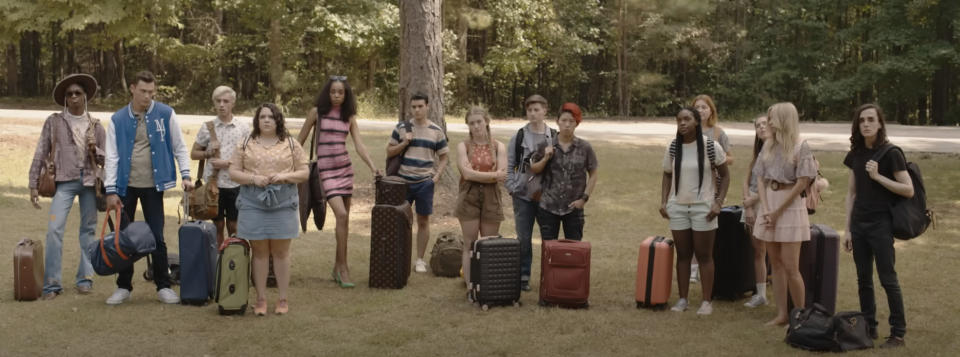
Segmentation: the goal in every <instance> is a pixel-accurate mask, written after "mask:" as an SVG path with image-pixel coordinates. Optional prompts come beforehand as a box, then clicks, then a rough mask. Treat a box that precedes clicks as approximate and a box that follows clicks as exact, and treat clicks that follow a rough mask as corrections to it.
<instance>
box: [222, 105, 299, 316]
mask: <svg viewBox="0 0 960 357" xmlns="http://www.w3.org/2000/svg"><path fill="white" fill-rule="evenodd" d="M231 159H232V163H231V165H230V179H232V180H233V181H236V182H237V183H239V184H240V185H241V186H240V194H239V196H238V197H237V211H238V216H237V235H238V236H239V237H240V238H243V239H246V240H249V241H250V245H251V246H252V247H253V285H254V286H255V287H256V289H257V303H256V305H254V307H253V312H254V313H255V314H256V315H258V316H263V315H266V314H267V296H266V285H267V271H268V267H269V259H270V257H273V264H274V265H273V266H274V270H275V272H276V275H277V288H278V290H279V297H278V300H277V304H276V307H275V310H274V312H275V313H276V314H278V315H282V314H285V313H287V312H288V311H289V307H288V305H287V287H288V286H289V285H290V241H291V240H292V239H293V238H296V237H297V236H298V235H299V232H298V229H299V227H300V216H299V207H298V206H299V203H300V199H299V196H298V195H297V183H300V182H303V181H306V180H307V178H308V177H309V176H310V171H309V168H308V165H307V160H306V157H305V155H304V153H303V148H302V147H301V146H300V145H299V144H297V143H295V142H294V140H293V138H291V137H290V134H289V133H287V130H286V128H284V120H283V114H282V113H281V112H280V110H279V109H277V107H276V106H275V105H273V104H270V103H267V104H261V105H260V106H259V107H258V108H257V111H256V113H255V114H254V116H253V132H252V133H251V134H250V137H249V138H247V139H246V140H244V142H243V144H241V145H240V147H239V148H237V150H236V151H234V154H233V157H232V158H231Z"/></svg>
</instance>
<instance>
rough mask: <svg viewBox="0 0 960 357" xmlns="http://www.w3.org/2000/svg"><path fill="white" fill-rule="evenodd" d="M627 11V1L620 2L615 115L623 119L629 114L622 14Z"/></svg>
mask: <svg viewBox="0 0 960 357" xmlns="http://www.w3.org/2000/svg"><path fill="white" fill-rule="evenodd" d="M626 11H627V1H626V0H620V11H619V13H618V16H617V19H618V24H617V36H618V39H617V40H618V41H617V114H618V115H619V116H620V117H625V116H627V115H630V114H629V110H630V109H629V106H628V104H627V100H626V97H625V93H624V92H625V87H626V82H625V81H626V78H625V77H626V76H625V74H624V71H626V67H627V40H626V31H627V27H626V23H625V22H626V20H625V19H624V13H625V12H626Z"/></svg>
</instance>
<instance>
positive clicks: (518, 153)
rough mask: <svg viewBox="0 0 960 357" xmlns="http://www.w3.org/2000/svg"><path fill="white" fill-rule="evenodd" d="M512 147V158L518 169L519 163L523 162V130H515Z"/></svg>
mask: <svg viewBox="0 0 960 357" xmlns="http://www.w3.org/2000/svg"><path fill="white" fill-rule="evenodd" d="M513 146H514V148H513V157H514V160H516V162H517V167H519V166H520V163H521V162H523V128H520V130H517V139H516V143H514V145H513Z"/></svg>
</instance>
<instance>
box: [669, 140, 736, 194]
mask: <svg viewBox="0 0 960 357" xmlns="http://www.w3.org/2000/svg"><path fill="white" fill-rule="evenodd" d="M703 144H704V145H706V144H707V138H706V137H704V138H703ZM713 147H714V165H721V164H723V163H724V162H726V161H727V155H726V154H725V153H724V152H723V148H722V147H720V143H718V142H716V141H714V142H713ZM673 164H674V162H673V156H672V155H671V154H670V146H669V145H668V146H667V149H666V151H665V152H664V153H663V172H665V173H668V174H671V173H673ZM712 166H713V165H710V156H709V155H708V154H707V148H706V147H704V148H703V182H702V183H700V178H699V175H697V142H696V141H694V142H691V143H689V144H683V157H682V161H681V163H680V170H681V171H680V189H679V190H676V188H675V187H674V186H675V185H676V179H675V178H674V179H671V180H670V199H669V200H668V202H673V203H678V204H695V203H710V202H711V201H713V198H714V193H715V192H716V180H715V179H714V176H713V170H712Z"/></svg>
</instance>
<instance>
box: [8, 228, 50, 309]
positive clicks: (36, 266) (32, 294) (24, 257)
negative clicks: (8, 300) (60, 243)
mask: <svg viewBox="0 0 960 357" xmlns="http://www.w3.org/2000/svg"><path fill="white" fill-rule="evenodd" d="M13 269H14V272H13V285H14V287H13V298H14V299H15V300H17V301H31V300H36V299H37V298H39V297H40V293H41V292H42V291H43V245H42V244H41V243H40V242H38V241H35V240H31V239H27V238H23V239H21V240H20V242H19V243H17V247H16V248H15V249H14V251H13Z"/></svg>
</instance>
